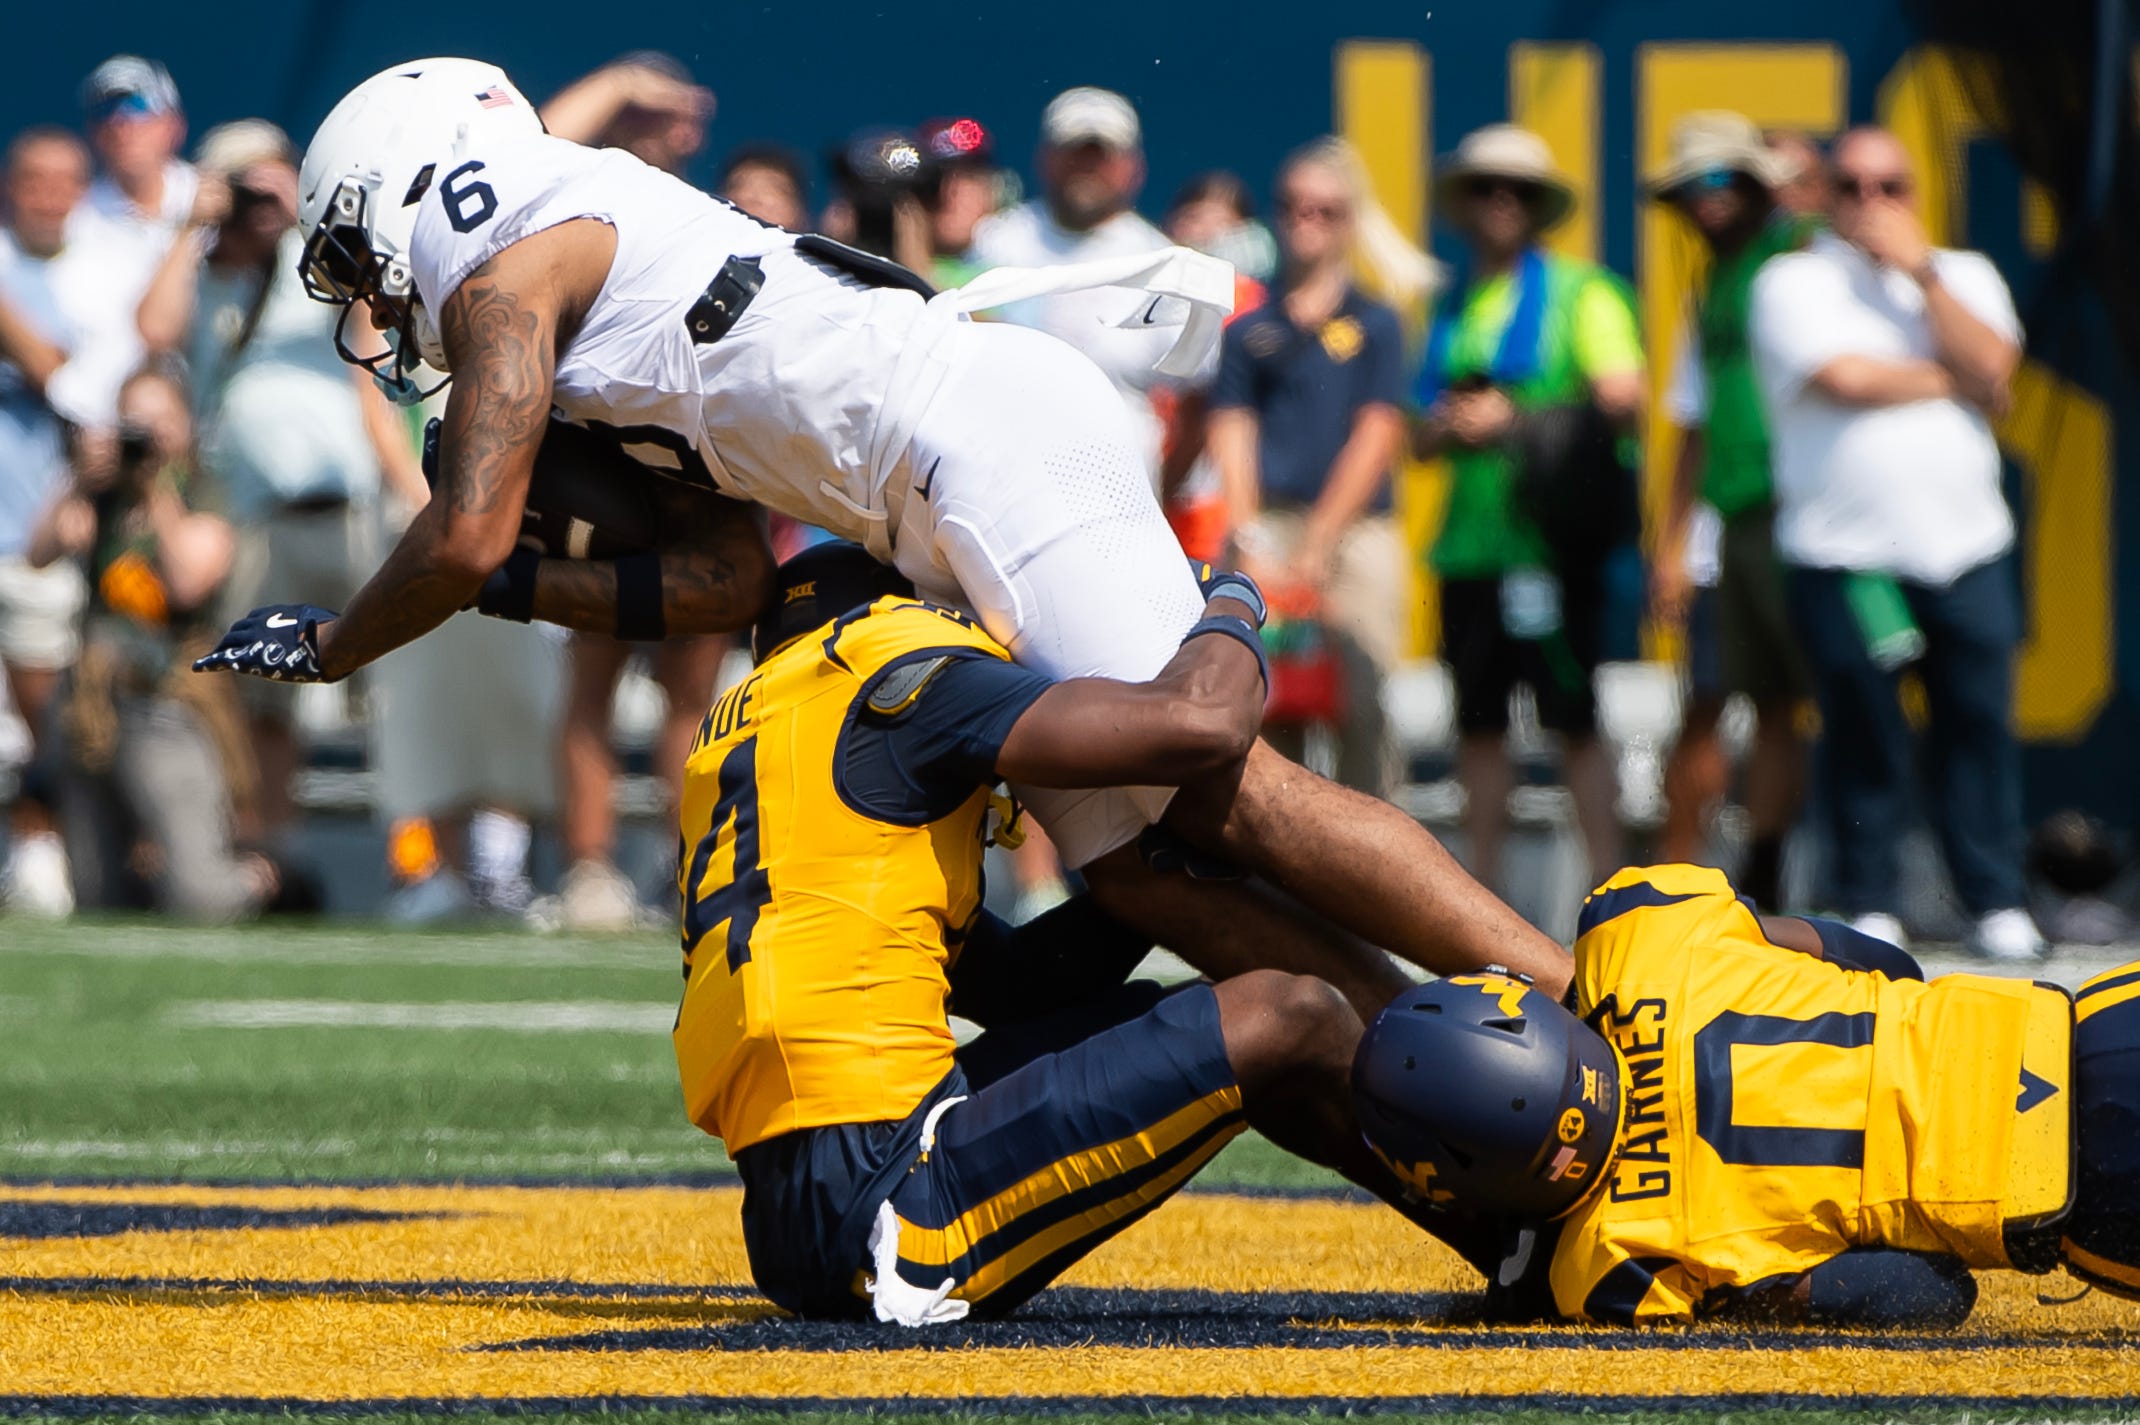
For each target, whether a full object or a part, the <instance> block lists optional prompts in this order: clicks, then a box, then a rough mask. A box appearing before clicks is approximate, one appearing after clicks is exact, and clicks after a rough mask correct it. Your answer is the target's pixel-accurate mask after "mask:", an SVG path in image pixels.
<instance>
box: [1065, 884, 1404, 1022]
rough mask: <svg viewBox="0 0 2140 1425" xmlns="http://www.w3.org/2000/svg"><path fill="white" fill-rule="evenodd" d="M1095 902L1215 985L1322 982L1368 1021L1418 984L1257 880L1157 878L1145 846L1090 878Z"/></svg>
mask: <svg viewBox="0 0 2140 1425" xmlns="http://www.w3.org/2000/svg"><path fill="white" fill-rule="evenodd" d="M1085 877H1086V880H1087V881H1088V882H1089V883H1090V884H1091V886H1092V888H1093V890H1092V895H1093V899H1094V900H1095V901H1096V902H1098V903H1099V904H1100V905H1101V906H1103V907H1104V908H1105V909H1106V910H1107V912H1108V913H1109V914H1110V915H1112V916H1113V917H1114V918H1115V919H1116V920H1119V921H1121V922H1122V923H1123V924H1125V925H1134V926H1136V927H1137V928H1138V930H1140V931H1142V932H1143V933H1144V934H1145V935H1147V936H1149V937H1150V938H1151V939H1152V941H1153V942H1155V943H1157V944H1160V945H1164V946H1166V947H1167V948H1168V949H1169V950H1172V951H1173V952H1174V953H1175V954H1177V955H1179V956H1181V957H1182V958H1183V959H1184V960H1186V961H1188V962H1189V963H1190V964H1191V965H1193V966H1195V967H1196V969H1197V970H1198V971H1200V972H1201V973H1203V974H1204V975H1206V976H1208V977H1210V978H1211V979H1214V980H1229V979H1232V978H1233V977H1234V976H1236V975H1242V974H1246V973H1247V972H1249V971H1251V970H1258V969H1265V970H1284V971H1286V972H1288V973H1290V974H1295V975H1313V976H1315V977H1317V978H1318V979H1321V980H1323V981H1325V982H1327V983H1329V984H1330V985H1332V986H1334V987H1335V988H1336V989H1337V990H1338V991H1339V993H1341V994H1343V995H1344V997H1345V999H1346V1001H1347V1002H1348V1003H1350V1004H1351V1005H1352V1007H1353V1010H1354V1011H1355V1012H1356V1013H1358V1014H1359V1015H1360V1017H1361V1018H1362V1019H1367V1018H1369V1017H1372V1016H1373V1015H1375V1014H1378V1013H1380V1012H1381V1009H1382V1007H1383V1006H1384V1005H1386V1004H1388V1003H1389V1002H1390V1000H1391V999H1393V998H1394V997H1395V996H1396V995H1397V993H1398V992H1399V991H1401V990H1403V989H1404V988H1405V986H1407V985H1409V984H1410V983H1411V982H1412V981H1411V977H1410V976H1408V975H1406V974H1405V973H1404V971H1403V970H1402V969H1401V968H1399V966H1398V965H1397V962H1396V961H1394V960H1392V959H1391V958H1390V957H1389V956H1388V955H1387V954H1385V953H1384V952H1383V951H1381V950H1379V949H1377V948H1376V947H1374V946H1373V945H1370V944H1368V943H1367V942H1366V941H1364V940H1361V939H1360V938H1358V937H1357V936H1353V935H1349V934H1347V933H1346V932H1344V931H1343V930H1340V929H1339V928H1338V927H1337V926H1336V925H1334V924H1333V923H1332V922H1331V921H1329V920H1327V919H1325V918H1324V917H1322V916H1319V915H1316V914H1314V913H1313V912H1311V911H1309V910H1308V909H1307V908H1306V907H1304V906H1302V905H1301V904H1300V903H1299V902H1298V901H1297V900H1294V899H1293V898H1292V897H1290V896H1286V895H1283V894H1281V893H1280V892H1278V891H1277V890H1276V889H1274V888H1273V887H1272V886H1270V885H1269V884H1268V883H1266V882H1263V881H1260V880H1255V879H1247V878H1243V879H1236V880H1199V879H1196V878H1194V877H1191V876H1186V875H1183V874H1181V873H1180V872H1179V871H1162V870H1155V869H1154V868H1153V867H1152V866H1151V865H1149V864H1147V859H1146V857H1145V855H1144V854H1143V852H1142V851H1141V849H1140V848H1139V847H1137V846H1121V847H1117V848H1116V849H1115V850H1113V851H1110V852H1108V853H1107V854H1106V855H1105V856H1102V857H1101V858H1100V859H1099V860H1098V861H1095V862H1093V863H1092V864H1091V865H1088V866H1087V867H1086V868H1085Z"/></svg>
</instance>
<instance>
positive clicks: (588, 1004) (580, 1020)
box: [163, 999, 676, 1034]
mask: <svg viewBox="0 0 2140 1425" xmlns="http://www.w3.org/2000/svg"><path fill="white" fill-rule="evenodd" d="M675 1021H676V1009H675V1007H674V1006H673V1005H664V1004H646V1003H643V1002H640V1001H635V1000H499V1001H483V1000H458V1001H448V1002H445V1003H434V1004H395V1003H392V1002H368V1001H361V1000H342V999H196V1000H180V1001H178V1002H177V1003H175V1004H173V1005H171V1006H170V1007H169V1008H167V1009H166V1010H165V1011H164V1014H163V1022H164V1023H165V1024H167V1025H170V1026H172V1027H174V1028H180V1029H503V1030H515V1031H521V1032H526V1033H537V1034H553V1033H567V1034H571V1033H581V1034H584V1033H627V1034H653V1033H661V1032H665V1031H666V1030H668V1029H669V1027H670V1026H671V1025H672V1024H674V1023H675Z"/></svg>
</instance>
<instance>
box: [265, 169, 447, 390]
mask: <svg viewBox="0 0 2140 1425" xmlns="http://www.w3.org/2000/svg"><path fill="white" fill-rule="evenodd" d="M369 201H370V199H369V197H368V196H367V194H366V193H365V191H364V188H363V186H362V185H360V184H357V183H353V182H348V181H344V182H343V183H342V184H341V185H340V186H339V187H338V188H337V189H336V190H335V194H334V198H333V201H331V202H330V203H329V204H328V205H327V212H326V215H325V216H324V217H322V218H321V219H320V222H319V224H318V225H317V226H316V227H314V228H313V230H312V233H311V236H309V237H308V238H306V240H305V249H304V254H303V256H302V257H301V258H300V259H299V267H298V271H299V273H300V275H301V276H302V277H303V279H304V284H305V294H306V295H307V296H309V297H311V298H312V299H313V300H314V301H316V302H325V303H327V304H329V305H331V306H338V307H340V308H341V309H342V314H341V319H340V320H339V321H337V322H336V323H335V326H334V349H335V352H336V354H337V355H339V356H340V357H341V358H342V360H344V361H346V362H348V363H349V364H350V365H352V366H359V367H362V368H363V369H364V370H365V371H367V372H369V373H370V374H371V378H372V380H373V382H374V383H376V384H377V385H378V387H379V390H380V391H381V393H383V394H384V395H385V396H386V398H387V399H388V400H390V401H392V402H394V403H395V404H396V405H403V406H413V405H415V404H417V403H418V402H420V401H422V400H424V399H426V398H427V397H430V396H433V395H435V394H437V393H438V392H439V391H441V390H443V389H444V388H445V386H446V384H447V382H449V381H451V380H452V379H453V376H452V373H450V372H448V371H446V370H444V369H443V367H442V366H440V365H438V364H436V363H433V362H430V361H428V360H427V357H428V356H429V355H430V352H429V349H428V348H430V347H435V346H437V345H438V341H437V337H436V334H435V332H434V331H432V330H430V329H429V328H430V324H429V323H427V322H424V321H423V318H422V313H421V310H420V307H421V302H420V299H419V297H418V295H417V292H416V284H415V281H414V279H413V278H412V277H411V275H410V273H409V269H408V264H407V261H406V260H405V259H404V258H403V257H402V256H401V255H399V254H392V255H382V254H380V253H378V252H376V251H375V250H374V249H373V247H372V244H371V241H370V239H368V238H367V237H366V236H365V234H366V232H367V224H366V221H365V218H366V207H367V205H368V203H369ZM381 304H384V305H385V306H386V310H387V311H388V312H389V313H390V314H391V315H392V316H393V320H392V321H391V322H389V323H388V324H387V325H386V326H385V327H384V328H380V327H379V326H378V324H377V322H376V321H375V320H373V319H372V317H371V315H370V313H371V309H373V308H376V307H378V306H380V305H381ZM360 308H363V309H365V312H366V318H365V319H366V321H367V323H368V324H369V325H371V326H372V327H373V328H374V329H375V330H377V331H379V332H380V334H381V335H382V336H384V338H385V348H384V349H383V350H381V351H377V352H374V353H373V354H371V355H369V356H364V355H360V354H359V353H358V352H357V351H356V350H354V349H353V348H352V347H351V346H350V344H349V340H348V333H349V322H350V318H351V316H352V315H353V314H355V313H356V312H357V311H358V310H359V309H360ZM426 337H429V338H430V340H429V341H428V342H427V341H426V340H425V338H426ZM367 345H369V343H367ZM440 356H441V358H443V353H442V352H441V353H440ZM433 378H435V379H433Z"/></svg>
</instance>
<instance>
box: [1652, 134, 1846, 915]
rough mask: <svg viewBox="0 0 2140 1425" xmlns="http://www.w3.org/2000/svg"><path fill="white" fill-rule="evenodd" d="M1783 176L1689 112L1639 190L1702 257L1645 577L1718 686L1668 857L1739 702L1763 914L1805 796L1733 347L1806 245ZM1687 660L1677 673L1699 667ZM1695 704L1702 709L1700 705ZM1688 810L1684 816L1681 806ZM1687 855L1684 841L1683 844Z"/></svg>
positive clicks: (1758, 447)
mask: <svg viewBox="0 0 2140 1425" xmlns="http://www.w3.org/2000/svg"><path fill="white" fill-rule="evenodd" d="M1794 176H1795V169H1794V166H1793V165H1791V164H1790V163H1789V162H1788V160H1786V159H1785V158H1783V157H1782V156H1781V155H1779V154H1777V153H1776V152H1774V151H1772V150H1771V149H1770V148H1769V147H1768V145H1766V144H1765V143H1764V142H1763V141H1762V138H1761V132H1760V130H1759V129H1757V128H1755V127H1754V125H1753V122H1752V121H1751V120H1749V119H1747V118H1745V117H1744V116H1742V115H1739V114H1733V113H1727V112H1721V111H1704V112H1700V113H1694V114H1689V115H1687V116H1686V117H1685V118H1683V119H1681V120H1680V121H1679V122H1678V123H1677V124H1675V125H1673V126H1672V137H1671V152H1670V157H1669V158H1668V159H1667V161H1666V162H1665V164H1664V166H1663V167H1662V168H1660V169H1659V170H1658V171H1657V172H1655V173H1653V174H1652V175H1651V176H1650V178H1649V180H1648V182H1647V183H1646V184H1645V186H1646V187H1647V189H1648V191H1649V195H1650V197H1651V198H1652V199H1654V200H1655V201H1657V202H1659V203H1663V204H1665V205H1667V206H1668V207H1670V208H1672V209H1673V210H1675V211H1676V212H1678V213H1679V214H1680V216H1681V217H1683V218H1685V219H1686V221H1687V224H1688V226H1689V227H1690V228H1691V229H1692V230H1693V231H1694V233H1695V235H1696V236H1697V237H1698V238H1700V240H1701V242H1702V244H1703V245H1704V246H1705V247H1706V248H1707V249H1708V253H1709V266H1708V272H1707V273H1706V274H1705V275H1704V276H1703V278H1702V279H1701V282H1700V284H1699V285H1698V287H1697V289H1696V291H1695V292H1694V301H1693V310H1692V313H1691V318H1692V319H1691V321H1690V322H1689V323H1688V328H1687V332H1686V335H1685V337H1684V339H1683V340H1682V342H1681V344H1680V350H1679V359H1678V364H1677V366H1676V367H1675V368H1674V371H1673V378H1672V383H1671V387H1670V389H1669V390H1668V392H1667V393H1666V397H1665V409H1666V414H1667V416H1668V417H1669V419H1670V420H1671V422H1672V424H1673V425H1674V426H1676V427H1678V430H1679V458H1678V462H1677V464H1676V465H1675V466H1674V468H1673V476H1672V488H1671V494H1670V497H1669V499H1668V501H1667V503H1666V508H1665V517H1664V522H1663V525H1662V527H1661V528H1660V529H1659V531H1658V536H1657V545H1656V557H1655V559H1654V561H1653V562H1652V564H1651V566H1650V591H1651V604H1652V606H1653V608H1654V609H1655V611H1656V614H1657V617H1658V618H1659V619H1660V620H1662V621H1664V622H1666V623H1674V624H1679V625H1681V626H1683V627H1686V628H1687V629H1688V630H1689V638H1690V640H1691V639H1693V638H1694V637H1697V636H1699V635H1700V634H1701V632H1702V631H1703V630H1705V629H1706V630H1712V631H1713V636H1714V637H1715V639H1716V641H1717V643H1718V645H1719V647H1718V649H1717V652H1718V653H1719V654H1720V655H1721V657H1720V659H1719V660H1718V661H1719V662H1720V663H1721V672H1722V677H1721V679H1720V680H1719V685H1718V686H1716V687H1715V688H1713V689H1708V688H1704V687H1702V686H1701V685H1700V682H1699V680H1697V684H1696V686H1695V687H1694V688H1693V689H1692V691H1691V693H1690V696H1689V698H1688V702H1687V708H1686V714H1685V717H1684V719H1683V720H1682V723H1681V729H1680V739H1679V744H1678V746H1676V747H1675V748H1674V749H1673V755H1672V761H1671V764H1670V766H1669V767H1668V769H1667V771H1666V775H1665V788H1666V793H1667V795H1668V796H1669V797H1671V798H1672V801H1673V805H1672V807H1671V813H1670V815H1669V816H1668V818H1667V822H1666V825H1667V828H1668V833H1669V834H1668V837H1667V842H1668V844H1666V845H1664V846H1662V847H1660V851H1661V852H1662V854H1663V855H1665V856H1666V857H1667V858H1668V859H1673V860H1696V859H1700V854H1701V848H1700V840H1701V837H1700V824H1701V820H1702V818H1703V816H1704V814H1705V813H1706V812H1707V811H1708V806H1707V803H1709V802H1710V801H1712V800H1713V798H1714V797H1715V796H1718V795H1721V793H1722V792H1723V790H1724V788H1723V787H1722V786H1717V785H1710V786H1704V785H1702V783H1703V782H1705V781H1708V780H1709V779H1708V778H1705V777H1702V776H1700V775H1697V774H1695V772H1694V770H1693V769H1694V768H1696V767H1700V766H1705V765H1706V766H1717V765H1720V764H1721V761H1722V758H1721V754H1720V753H1719V752H1717V750H1716V742H1717V737H1718V734H1717V724H1718V720H1719V718H1720V716H1721V714H1722V712H1723V703H1724V699H1725V698H1726V697H1729V696H1730V695H1732V694H1734V693H1737V694H1743V695H1744V696H1745V697H1746V698H1747V699H1748V700H1750V701H1751V702H1752V703H1753V705H1754V711H1755V715H1756V718H1757V722H1756V731H1755V734H1754V741H1753V746H1752V748H1751V749H1750V751H1749V753H1748V755H1747V759H1746V792H1745V795H1746V810H1747V816H1748V819H1749V820H1750V821H1751V823H1752V841H1751V845H1750V846H1749V847H1748V849H1747V856H1746V864H1745V865H1744V866H1743V867H1742V868H1740V871H1739V875H1738V877H1737V882H1738V884H1739V885H1740V886H1741V887H1742V888H1743V889H1744V890H1745V891H1746V893H1747V894H1748V895H1750V896H1752V897H1753V898H1754V900H1755V901H1756V902H1757V903H1759V904H1760V905H1763V906H1766V907H1770V908H1774V907H1775V906H1776V904H1777V898H1778V891H1779V886H1778V881H1779V872H1780V868H1781V865H1782V851H1783V840H1784V837H1785V836H1786V835H1787V834H1788V833H1789V831H1790V829H1791V824H1792V822H1793V820H1794V819H1795V818H1796V817H1797V814H1798V806H1799V801H1800V799H1801V797H1802V796H1803V794H1804V787H1805V744H1804V742H1803V740H1802V739H1801V738H1800V737H1799V735H1798V728H1797V710H1798V706H1799V704H1800V703H1801V702H1802V701H1803V700H1804V699H1805V698H1807V697H1808V696H1810V695H1811V692H1812V687H1811V683H1810V681H1809V679H1808V676H1807V673H1806V666H1805V659H1804V657H1803V656H1802V655H1801V654H1800V652H1799V649H1798V640H1797V638H1796V636H1795V635H1794V634H1793V632H1792V628H1791V618H1790V612H1789V608H1788V601H1787V599H1786V597H1785V593H1784V579H1783V569H1782V566H1781V565H1780V564H1779V563H1778V562H1777V559H1776V537H1775V525H1776V503H1775V493H1774V487H1773V484H1772V482H1771V480H1770V474H1769V440H1768V420H1767V417H1766V416H1765V415H1764V413H1763V411H1762V406H1761V391H1760V387H1759V384H1758V383H1757V382H1756V381H1755V379H1754V367H1753V357H1752V353H1751V351H1750V350H1749V348H1748V345H1747V339H1746V322H1747V311H1748V308H1749V306H1750V303H1751V298H1750V295H1749V294H1750V293H1751V292H1752V289H1753V281H1754V274H1755V273H1756V272H1758V271H1759V270H1760V269H1761V265H1762V264H1763V263H1765V262H1767V261H1768V260H1769V259H1770V258H1772V257H1774V256H1776V255H1777V254H1778V253H1782V252H1795V251H1797V250H1798V249H1800V248H1802V247H1804V246H1805V244H1806V240H1807V239H1808V238H1809V237H1811V236H1812V234H1813V232H1814V230H1815V228H1816V227H1817V226H1818V224H1817V223H1816V222H1815V221H1814V220H1813V219H1811V218H1807V217H1801V216H1798V215H1796V214H1793V213H1790V212H1788V211H1786V210H1785V209H1784V208H1783V207H1782V205H1781V204H1780V203H1779V202H1778V200H1777V193H1778V190H1779V189H1781V188H1782V187H1783V186H1784V185H1785V184H1786V183H1788V182H1789V181H1791V180H1792V178H1793V177H1794ZM1697 502H1699V504H1701V505H1706V506H1707V507H1708V508H1709V509H1711V510H1713V511H1715V513H1716V516H1717V518H1718V519H1719V520H1720V522H1721V525H1722V537H1721V541H1720V549H1719V553H1720V555H1721V567H1720V568H1719V571H1718V578H1717V583H1716V588H1715V590H1714V592H1713V593H1710V592H1708V591H1703V592H1702V593H1701V594H1700V595H1698V596H1695V597H1700V598H1705V599H1713V600H1714V611H1713V612H1714V616H1713V618H1705V617H1694V618H1690V617H1689V614H1690V612H1691V608H1690V605H1691V602H1692V600H1691V598H1690V595H1691V594H1692V591H1691V590H1690V587H1689V580H1688V578H1687V573H1686V570H1687V559H1686V547H1685V546H1686V543H1687V535H1688V530H1689V527H1690V526H1691V525H1692V524H1693V523H1694V521H1695V509H1696V505H1697ZM1700 653H1701V650H1690V659H1689V662H1690V666H1692V665H1695V664H1697V663H1699V662H1701V661H1704V660H1702V659H1701V658H1700V656H1699V655H1700ZM1705 694H1706V696H1705ZM1690 803H1691V804H1690ZM1689 843H1692V844H1689Z"/></svg>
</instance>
